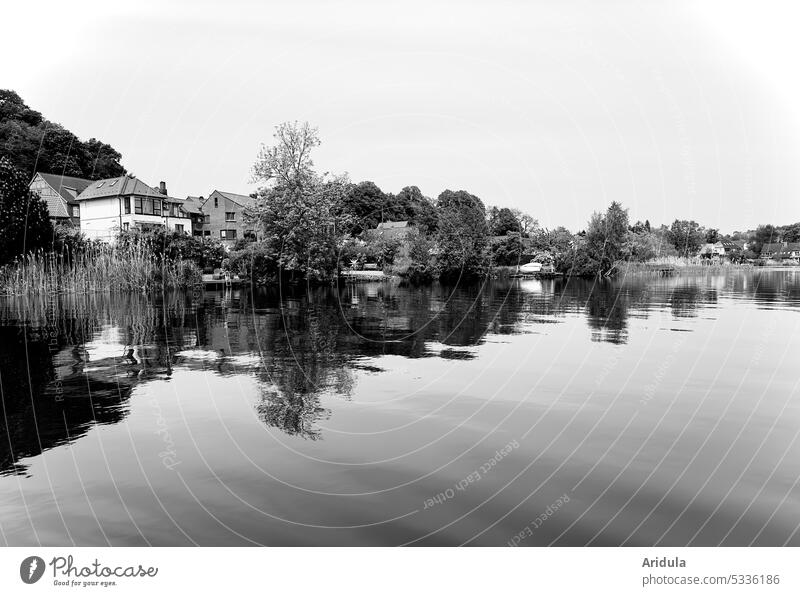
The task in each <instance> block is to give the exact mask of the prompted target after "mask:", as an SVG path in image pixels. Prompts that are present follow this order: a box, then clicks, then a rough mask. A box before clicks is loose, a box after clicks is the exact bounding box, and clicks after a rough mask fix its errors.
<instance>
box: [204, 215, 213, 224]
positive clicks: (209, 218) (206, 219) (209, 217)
mask: <svg viewBox="0 0 800 596" xmlns="http://www.w3.org/2000/svg"><path fill="white" fill-rule="evenodd" d="M203 223H207V224H210V223H211V216H210V215H204V216H203Z"/></svg>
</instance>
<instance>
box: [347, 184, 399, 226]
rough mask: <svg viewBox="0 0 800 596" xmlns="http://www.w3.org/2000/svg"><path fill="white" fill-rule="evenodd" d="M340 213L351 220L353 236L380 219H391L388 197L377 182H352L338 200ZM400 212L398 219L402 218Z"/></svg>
mask: <svg viewBox="0 0 800 596" xmlns="http://www.w3.org/2000/svg"><path fill="white" fill-rule="evenodd" d="M340 210H341V212H342V215H344V216H349V217H351V218H352V220H353V229H352V230H351V233H352V234H353V235H354V236H355V235H358V234H360V233H361V232H363V231H364V230H370V229H373V228H375V227H376V226H377V225H378V224H379V223H380V222H382V221H392V220H394V219H395V218H394V217H393V215H394V213H390V212H389V197H388V196H387V195H386V193H384V192H383V191H382V190H381V189H380V188H379V187H378V185H377V184H375V183H374V182H370V181H364V182H359V183H358V184H353V185H351V186H350V188H349V189H348V191H347V193H346V194H345V195H344V197H342V200H341V202H340ZM404 215H405V214H402V215H401V216H400V218H399V219H404Z"/></svg>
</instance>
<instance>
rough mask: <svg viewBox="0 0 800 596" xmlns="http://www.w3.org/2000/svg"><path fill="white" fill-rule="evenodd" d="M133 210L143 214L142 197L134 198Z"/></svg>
mask: <svg viewBox="0 0 800 596" xmlns="http://www.w3.org/2000/svg"><path fill="white" fill-rule="evenodd" d="M133 210H134V212H136V213H138V214H139V215H141V214H142V213H143V211H142V197H135V198H134V199H133Z"/></svg>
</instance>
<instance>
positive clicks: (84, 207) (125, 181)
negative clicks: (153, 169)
mask: <svg viewBox="0 0 800 596" xmlns="http://www.w3.org/2000/svg"><path fill="white" fill-rule="evenodd" d="M77 201H78V203H79V206H80V227H81V232H83V234H84V235H85V236H86V237H87V238H90V239H93V240H103V241H105V242H113V241H114V239H115V238H116V235H117V234H118V233H119V232H120V231H125V230H130V229H140V230H146V229H152V228H165V229H167V230H174V231H177V232H183V233H186V234H189V233H191V232H192V223H191V221H192V220H191V218H190V217H189V214H188V213H187V212H186V211H184V210H183V208H182V207H183V203H184V201H183V199H178V198H174V197H170V196H168V195H167V187H166V185H165V184H164V183H163V182H162V183H161V184H160V186H159V188H158V190H156V189H154V188H152V187H151V186H148V185H147V184H145V183H144V182H142V181H141V180H139V179H138V178H136V177H135V176H130V175H125V176H119V177H117V178H107V179H105V180H97V181H94V182H92V183H91V184H90V185H89V186H87V187H86V189H85V190H84V191H83V192H81V193H80V194H79V195H78V197H77Z"/></svg>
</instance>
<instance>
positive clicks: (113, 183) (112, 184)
mask: <svg viewBox="0 0 800 596" xmlns="http://www.w3.org/2000/svg"><path fill="white" fill-rule="evenodd" d="M116 183H117V181H116V180H114V182H112V183H111V184H109V186H114V185H115V184H116Z"/></svg>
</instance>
